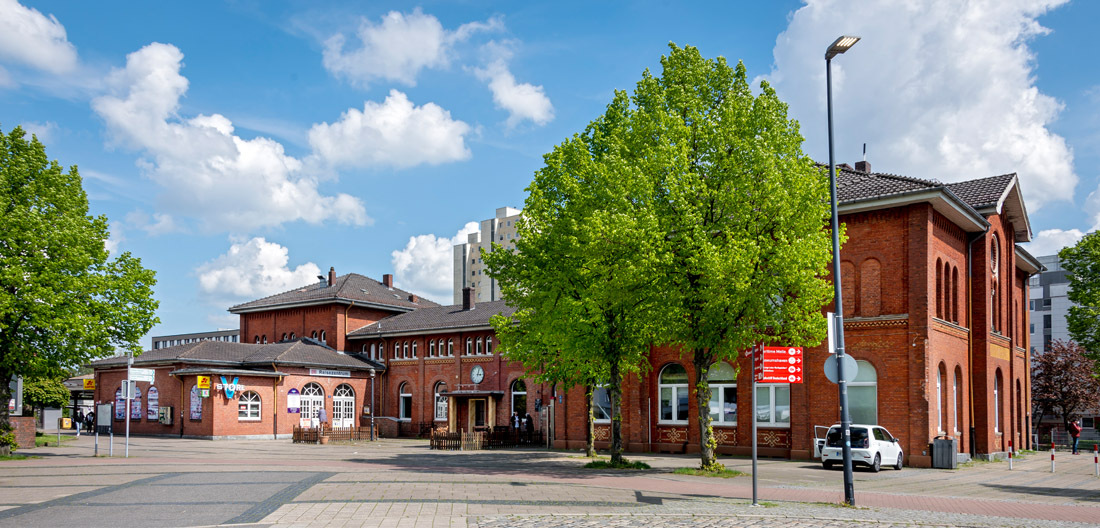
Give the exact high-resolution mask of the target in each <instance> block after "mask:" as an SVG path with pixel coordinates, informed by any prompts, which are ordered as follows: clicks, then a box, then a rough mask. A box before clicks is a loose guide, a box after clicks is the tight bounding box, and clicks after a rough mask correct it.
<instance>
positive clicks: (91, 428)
mask: <svg viewBox="0 0 1100 528" xmlns="http://www.w3.org/2000/svg"><path fill="white" fill-rule="evenodd" d="M84 427H87V428H88V432H89V433H93V432H95V411H88V414H85V415H84Z"/></svg>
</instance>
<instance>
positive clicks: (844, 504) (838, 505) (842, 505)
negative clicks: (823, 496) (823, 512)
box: [809, 502, 868, 510]
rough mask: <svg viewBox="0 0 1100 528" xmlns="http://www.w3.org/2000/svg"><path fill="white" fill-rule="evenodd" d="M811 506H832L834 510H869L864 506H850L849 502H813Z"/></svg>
mask: <svg viewBox="0 0 1100 528" xmlns="http://www.w3.org/2000/svg"><path fill="white" fill-rule="evenodd" d="M809 504H814V505H817V506H832V507H834V508H848V509H852V510H866V509H868V508H866V507H864V506H853V505H851V504H848V503H847V502H811V503H809Z"/></svg>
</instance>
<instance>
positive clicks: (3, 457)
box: [0, 454, 42, 461]
mask: <svg viewBox="0 0 1100 528" xmlns="http://www.w3.org/2000/svg"><path fill="white" fill-rule="evenodd" d="M30 458H42V457H36V456H30V455H19V454H15V455H0V461H4V460H27V459H30Z"/></svg>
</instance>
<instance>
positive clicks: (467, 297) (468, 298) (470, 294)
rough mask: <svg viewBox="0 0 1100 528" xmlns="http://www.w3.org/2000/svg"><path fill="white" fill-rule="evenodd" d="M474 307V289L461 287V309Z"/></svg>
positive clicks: (465, 309) (466, 309)
mask: <svg viewBox="0 0 1100 528" xmlns="http://www.w3.org/2000/svg"><path fill="white" fill-rule="evenodd" d="M473 309H474V289H473V288H462V311H464V312H466V311H469V310H473Z"/></svg>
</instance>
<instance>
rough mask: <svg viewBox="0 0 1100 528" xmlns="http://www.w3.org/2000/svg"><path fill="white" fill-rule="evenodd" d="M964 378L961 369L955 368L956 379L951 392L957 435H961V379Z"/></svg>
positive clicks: (953, 381)
mask: <svg viewBox="0 0 1100 528" xmlns="http://www.w3.org/2000/svg"><path fill="white" fill-rule="evenodd" d="M960 377H962V370H961V369H960V368H959V367H955V378H954V379H953V380H952V387H951V388H952V390H951V408H952V409H953V410H954V411H955V419H954V425H955V434H958V433H960V432H961V431H960V430H959V416H962V407H959V388H960V387H959V378H960Z"/></svg>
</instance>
